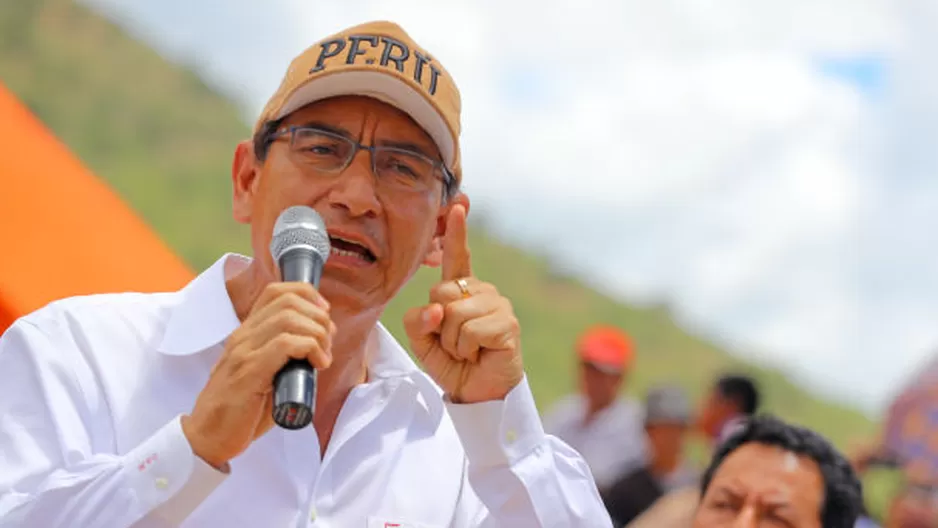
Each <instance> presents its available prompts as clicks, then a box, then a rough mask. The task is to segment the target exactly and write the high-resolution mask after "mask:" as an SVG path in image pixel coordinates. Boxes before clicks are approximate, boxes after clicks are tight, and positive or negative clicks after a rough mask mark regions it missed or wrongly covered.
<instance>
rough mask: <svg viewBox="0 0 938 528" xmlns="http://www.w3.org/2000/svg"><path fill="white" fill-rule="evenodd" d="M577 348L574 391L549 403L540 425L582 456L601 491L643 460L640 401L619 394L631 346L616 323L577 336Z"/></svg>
mask: <svg viewBox="0 0 938 528" xmlns="http://www.w3.org/2000/svg"><path fill="white" fill-rule="evenodd" d="M576 352H577V355H578V358H579V392H578V393H577V394H573V395H570V396H568V397H566V398H564V399H562V400H561V401H560V402H558V403H557V404H556V405H555V406H554V408H553V409H552V410H551V412H550V413H548V414H547V416H546V417H545V419H544V429H545V430H546V431H547V432H548V433H549V434H552V435H554V436H557V437H558V438H560V439H561V440H563V441H564V442H566V443H567V444H568V445H570V446H571V447H572V448H574V449H575V450H577V451H578V452H579V453H580V454H581V455H582V456H583V458H584V459H585V460H586V463H587V464H588V465H589V467H590V470H591V471H592V473H593V478H594V479H595V481H596V486H597V487H598V488H599V489H600V491H603V490H605V489H607V488H608V487H609V486H610V485H612V483H613V482H614V481H615V479H616V478H617V477H619V476H620V475H622V474H623V473H625V472H628V471H629V470H631V469H632V468H634V467H638V466H641V465H643V464H644V463H645V461H646V460H647V458H646V457H647V451H648V447H647V439H646V437H645V431H644V428H643V422H642V409H641V405H640V404H639V403H638V402H635V401H634V400H632V399H627V398H625V397H622V396H620V395H619V393H620V391H621V390H622V388H623V384H624V382H625V380H626V378H627V377H628V374H629V370H630V368H631V366H632V362H633V359H634V354H635V352H634V346H633V344H632V342H631V340H630V339H629V337H628V336H627V335H626V334H625V333H624V332H623V331H621V330H619V329H618V328H615V327H608V326H596V327H593V328H590V329H589V330H588V331H587V332H585V333H584V334H583V335H582V336H581V338H580V340H579V342H578V343H577V349H576Z"/></svg>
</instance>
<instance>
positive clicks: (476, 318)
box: [404, 204, 524, 403]
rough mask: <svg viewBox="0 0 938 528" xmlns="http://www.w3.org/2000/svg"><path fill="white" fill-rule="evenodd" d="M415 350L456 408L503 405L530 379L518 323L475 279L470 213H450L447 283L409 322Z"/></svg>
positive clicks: (488, 287) (493, 293) (489, 289)
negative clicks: (492, 402) (458, 405)
mask: <svg viewBox="0 0 938 528" xmlns="http://www.w3.org/2000/svg"><path fill="white" fill-rule="evenodd" d="M404 328H405V330H406V331H407V335H408V337H409V338H410V344H411V349H412V350H413V352H414V355H416V356H417V358H418V360H419V361H420V362H421V364H422V365H423V368H424V370H426V372H427V373H428V374H429V375H430V376H431V377H432V378H433V379H434V380H435V381H436V382H437V384H439V385H440V386H441V387H442V388H443V390H444V391H446V393H447V394H448V395H449V397H450V399H451V400H452V401H454V402H456V403H476V402H482V401H490V400H497V399H502V398H504V397H505V395H506V394H508V392H509V391H510V390H511V389H512V388H514V387H515V386H516V385H517V384H518V383H519V382H520V381H521V379H522V378H523V377H524V367H523V364H522V361H521V339H520V327H519V325H518V319H517V318H516V317H515V314H514V310H513V309H512V306H511V302H510V301H509V300H508V299H506V298H505V297H502V296H501V295H500V294H499V293H498V290H497V289H496V288H495V286H493V285H491V284H489V283H486V282H482V281H480V280H478V279H477V278H475V277H474V276H473V275H472V264H471V261H470V255H469V232H468V227H467V221H466V208H465V207H464V206H463V205H461V204H457V205H454V206H453V208H452V209H451V210H450V212H449V216H448V218H447V222H446V233H445V235H444V240H443V261H442V278H441V281H440V282H439V283H437V284H436V285H434V286H433V288H431V289H430V302H429V304H427V305H425V306H420V307H416V308H412V309H411V310H409V311H408V312H407V314H406V315H405V316H404Z"/></svg>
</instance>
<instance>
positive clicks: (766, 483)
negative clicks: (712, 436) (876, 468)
mask: <svg viewBox="0 0 938 528" xmlns="http://www.w3.org/2000/svg"><path fill="white" fill-rule="evenodd" d="M700 491H701V500H700V505H699V506H698V507H697V510H696V512H695V514H694V520H693V527H694V528H711V527H714V528H715V527H726V526H733V527H735V528H756V527H763V526H786V527H792V528H794V527H797V528H822V527H823V528H854V527H855V525H856V522H857V520H858V519H859V517H860V513H861V511H862V509H863V494H862V486H861V484H860V480H859V478H858V476H857V473H856V472H855V471H854V469H853V467H852V466H851V465H850V462H848V460H847V459H846V457H844V456H843V455H842V454H841V453H840V452H839V451H837V450H836V449H835V448H834V447H833V446H832V445H831V444H830V442H828V441H827V440H826V439H825V438H824V437H822V436H821V435H819V434H817V433H815V432H814V431H811V430H809V429H806V428H803V427H798V426H795V425H791V424H787V423H785V422H783V421H781V420H778V419H776V418H774V417H771V416H758V417H754V418H752V419H749V420H745V421H744V422H742V424H741V425H740V426H739V427H738V428H737V429H736V430H735V431H734V432H733V433H732V434H731V435H730V436H729V438H727V439H726V440H725V441H724V442H723V443H722V444H721V445H720V446H719V447H718V448H717V451H716V453H715V454H714V455H713V458H712V460H711V462H710V465H709V467H708V468H707V470H706V471H705V472H704V475H703V478H702V482H701V490H700ZM656 526H658V528H666V527H667V525H664V524H660V525H656Z"/></svg>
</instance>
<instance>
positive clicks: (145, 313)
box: [8, 292, 179, 352]
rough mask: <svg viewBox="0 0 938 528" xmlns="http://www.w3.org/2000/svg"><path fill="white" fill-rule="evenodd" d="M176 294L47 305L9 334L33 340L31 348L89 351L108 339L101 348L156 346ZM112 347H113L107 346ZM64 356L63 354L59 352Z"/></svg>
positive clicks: (18, 322) (90, 297) (105, 296)
mask: <svg viewBox="0 0 938 528" xmlns="http://www.w3.org/2000/svg"><path fill="white" fill-rule="evenodd" d="M178 302H179V301H178V294H177V293H174V292H168V293H102V294H92V295H80V296H73V297H66V298H62V299H58V300H55V301H52V302H50V303H48V304H47V305H45V306H43V307H42V308H39V309H37V310H35V311H33V312H30V313H28V314H26V315H23V316H21V317H20V318H19V319H17V320H16V321H14V323H13V325H12V326H11V327H10V329H9V330H8V331H16V330H14V329H18V330H19V331H20V332H23V331H25V332H27V333H28V334H29V335H32V336H34V338H35V339H39V340H40V341H35V342H34V346H31V347H30V348H35V346H41V344H40V343H42V342H44V343H46V345H47V346H52V347H63V348H69V345H70V344H71V345H75V346H77V347H79V348H91V349H94V348H95V347H93V346H89V345H93V344H94V343H95V342H98V341H100V340H101V339H105V338H106V339H107V341H108V345H109V346H105V347H103V348H105V349H107V348H115V347H117V348H120V347H121V345H122V343H123V341H128V342H133V343H135V344H136V343H139V342H141V341H150V342H155V340H156V339H158V338H159V336H160V335H161V334H162V333H163V331H164V330H165V328H166V323H167V322H168V320H169V318H170V315H171V313H172V308H173V307H174V306H175V305H177V304H178ZM110 345H113V346H110ZM61 352H65V350H63V351H61Z"/></svg>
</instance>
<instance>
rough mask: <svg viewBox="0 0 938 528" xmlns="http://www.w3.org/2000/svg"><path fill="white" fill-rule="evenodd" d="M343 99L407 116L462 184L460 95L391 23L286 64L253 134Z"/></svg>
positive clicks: (361, 29) (363, 28) (355, 30)
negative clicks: (367, 101) (363, 99)
mask: <svg viewBox="0 0 938 528" xmlns="http://www.w3.org/2000/svg"><path fill="white" fill-rule="evenodd" d="M342 95H361V96H367V97H372V98H374V99H378V100H379V101H382V102H384V103H387V104H389V105H391V106H394V107H396V108H398V109H400V110H401V111H403V112H405V113H406V114H407V115H409V116H410V117H411V119H413V120H414V121H415V122H416V123H417V124H418V125H419V126H420V127H421V128H423V129H424V130H425V131H426V132H427V134H428V135H429V136H430V137H431V138H432V139H433V141H434V142H435V143H436V145H437V148H439V149H440V153H441V154H442V156H443V163H444V164H445V165H446V167H447V168H448V169H449V170H450V171H451V172H452V173H453V175H454V176H455V178H456V180H457V181H461V180H462V169H461V167H460V159H459V133H460V123H459V113H460V99H459V89H457V88H456V83H455V82H453V78H452V77H450V75H449V73H447V71H446V69H445V68H443V66H442V65H441V64H440V63H439V62H437V61H436V59H435V58H434V57H433V56H432V55H430V53H428V52H427V51H426V50H424V49H423V48H421V47H420V46H418V45H417V43H416V42H414V40H413V39H411V38H410V36H409V35H408V34H407V33H406V32H405V31H404V30H403V29H402V28H401V27H400V26H398V25H397V24H395V23H393V22H386V21H376V22H368V23H366V24H362V25H359V26H355V27H352V28H349V29H346V30H344V31H341V32H339V33H336V34H335V35H332V36H329V37H326V38H325V39H323V40H321V41H319V42H318V43H316V44H314V45H312V46H310V47H309V48H307V49H306V50H305V51H303V53H301V54H300V55H299V56H298V57H296V58H295V59H293V62H291V63H290V67H289V69H287V73H286V75H285V76H284V77H283V81H282V82H281V83H280V87H279V88H278V89H277V91H276V93H274V95H273V97H271V98H270V101H268V102H267V105H266V106H265V107H264V110H263V111H262V112H261V115H260V117H258V120H257V123H256V124H255V126H254V131H255V133H256V132H257V131H258V130H259V129H260V127H261V126H262V125H263V124H264V123H266V122H267V121H272V120H276V119H281V118H283V117H285V116H287V115H289V114H290V113H292V112H294V111H296V110H298V109H300V108H302V107H303V106H306V105H308V104H310V103H313V102H316V101H319V100H322V99H327V98H330V97H336V96H342Z"/></svg>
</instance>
